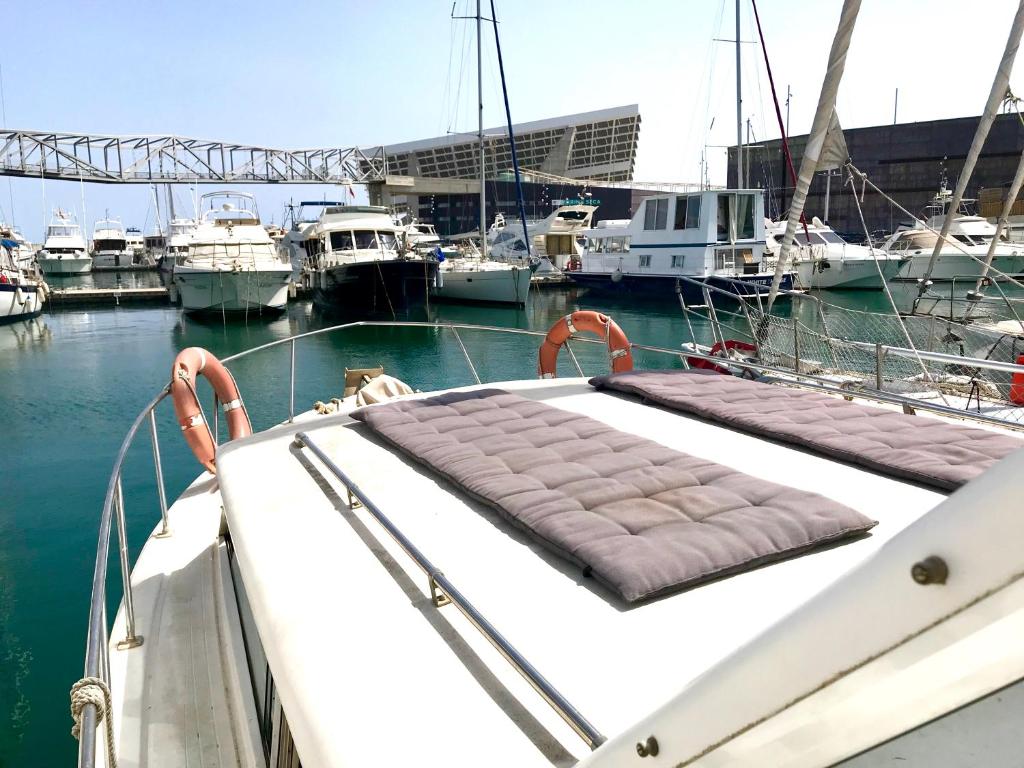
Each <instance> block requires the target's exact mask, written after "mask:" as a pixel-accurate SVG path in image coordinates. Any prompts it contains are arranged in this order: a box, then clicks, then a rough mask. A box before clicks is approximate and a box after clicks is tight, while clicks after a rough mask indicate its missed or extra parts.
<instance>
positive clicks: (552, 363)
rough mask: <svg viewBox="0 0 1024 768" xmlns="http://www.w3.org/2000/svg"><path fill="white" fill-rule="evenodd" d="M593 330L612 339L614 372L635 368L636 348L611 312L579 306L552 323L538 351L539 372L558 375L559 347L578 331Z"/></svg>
mask: <svg viewBox="0 0 1024 768" xmlns="http://www.w3.org/2000/svg"><path fill="white" fill-rule="evenodd" d="M580 331H589V332H590V333H594V334H597V335H598V336H604V337H605V338H606V339H607V340H608V354H609V356H610V357H611V360H612V372H613V373H623V372H624V371H631V370H633V352H632V350H631V347H630V343H629V339H627V338H626V334H624V333H623V332H622V329H621V328H619V326H618V324H617V323H616V322H615V321H614V320H612V319H611V318H610V317H608V315H603V314H601V313H600V312H593V311H591V310H579V311H576V312H573V313H572V314H571V315H566V316H565V317H563V318H562V319H561V320H559V321H557V322H556V323H555V324H554V325H552V326H551V330H550V331H548V335H547V336H546V337H544V343H543V344H541V345H540V352H539V354H538V362H537V375H538V376H540V378H542V379H553V378H555V371H556V369H557V367H558V351H559V350H560V349H561V348H562V345H563V344H565V342H566V340H567V339H568V338H569V337H570V336H572V335H573V334H574V333H579V332H580Z"/></svg>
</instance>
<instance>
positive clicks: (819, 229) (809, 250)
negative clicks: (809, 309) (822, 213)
mask: <svg viewBox="0 0 1024 768" xmlns="http://www.w3.org/2000/svg"><path fill="white" fill-rule="evenodd" d="M764 226H765V239H766V241H767V242H766V248H767V250H768V252H769V253H771V254H772V255H773V256H774V257H775V258H778V255H779V251H780V250H781V248H782V238H783V236H784V235H785V234H786V222H784V221H780V222H770V221H765V225H764ZM793 245H794V253H793V254H792V257H791V258H792V259H793V262H792V264H793V266H794V268H795V269H796V273H797V276H798V278H799V280H800V285H801V286H802V287H804V288H829V289H838V288H844V289H845V288H857V289H867V290H881V289H882V286H883V285H884V284H885V283H886V282H887V281H889V280H891V279H892V278H893V277H895V276H896V273H897V272H898V271H899V269H900V267H901V266H902V265H903V262H904V261H905V260H906V258H907V257H905V256H902V257H901V256H897V255H895V254H890V253H889V252H888V251H886V250H884V249H882V248H870V247H867V246H863V245H854V244H852V243H848V242H846V241H845V240H843V238H841V237H840V236H839V235H837V234H836V233H835V232H834V231H833V230H832V228H831V227H829V226H828V225H827V224H825V223H823V222H822V221H821V219H819V218H818V217H817V216H815V217H813V218H812V219H811V222H810V223H809V224H808V225H807V231H806V232H805V231H804V229H803V227H797V231H796V235H795V241H794V244H793Z"/></svg>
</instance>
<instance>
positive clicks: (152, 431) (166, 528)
mask: <svg viewBox="0 0 1024 768" xmlns="http://www.w3.org/2000/svg"><path fill="white" fill-rule="evenodd" d="M149 436H150V438H151V440H152V442H153V468H154V470H155V472H156V492H157V496H159V498H160V520H161V522H162V525H161V527H160V531H159V532H158V533H154V534H153V538H155V539H163V538H166V537H168V536H170V535H171V527H170V525H169V524H168V522H167V491H166V490H165V489H164V465H163V462H162V461H161V460H160V438H159V437H158V436H157V433H156V411H155V409H150V411H149Z"/></svg>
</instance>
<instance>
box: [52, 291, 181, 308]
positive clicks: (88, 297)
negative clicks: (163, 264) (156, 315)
mask: <svg viewBox="0 0 1024 768" xmlns="http://www.w3.org/2000/svg"><path fill="white" fill-rule="evenodd" d="M170 303H171V299H170V295H169V293H168V291H167V289H166V288H164V287H163V286H161V287H158V288H51V289H50V294H49V297H48V298H47V305H48V307H50V308H58V307H100V306H110V305H114V306H121V305H122V304H124V305H131V306H135V305H139V304H170Z"/></svg>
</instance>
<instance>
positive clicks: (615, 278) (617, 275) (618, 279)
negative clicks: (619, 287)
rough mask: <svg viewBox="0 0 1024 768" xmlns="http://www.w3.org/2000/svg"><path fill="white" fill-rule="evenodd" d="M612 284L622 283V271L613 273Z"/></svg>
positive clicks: (618, 269)
mask: <svg viewBox="0 0 1024 768" xmlns="http://www.w3.org/2000/svg"><path fill="white" fill-rule="evenodd" d="M612 282H613V283H621V282H622V269H620V268H616V270H615V271H614V272H612Z"/></svg>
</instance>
